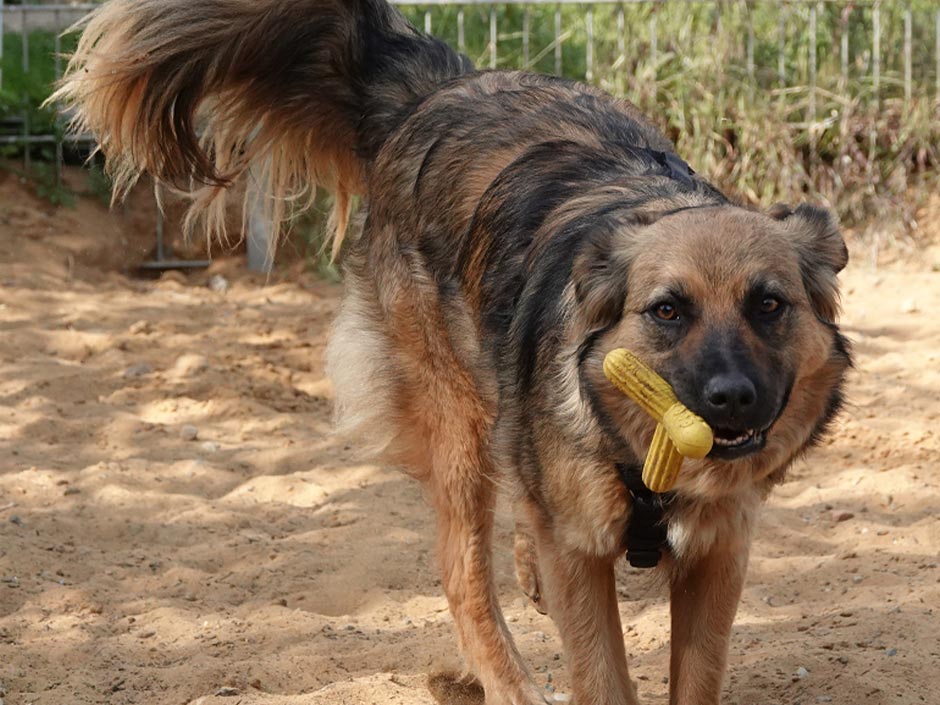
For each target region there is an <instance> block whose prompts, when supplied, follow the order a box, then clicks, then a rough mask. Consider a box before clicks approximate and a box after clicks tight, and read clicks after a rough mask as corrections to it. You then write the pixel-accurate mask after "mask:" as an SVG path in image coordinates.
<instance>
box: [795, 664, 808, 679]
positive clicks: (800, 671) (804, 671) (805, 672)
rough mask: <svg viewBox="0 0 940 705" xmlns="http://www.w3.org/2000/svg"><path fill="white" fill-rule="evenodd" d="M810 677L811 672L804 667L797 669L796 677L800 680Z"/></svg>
mask: <svg viewBox="0 0 940 705" xmlns="http://www.w3.org/2000/svg"><path fill="white" fill-rule="evenodd" d="M808 675H809V671H808V670H807V669H805V668H804V667H803V666H800V667H799V668H798V669H796V677H797V678H799V679H800V680H802V679H804V678H806V676H808Z"/></svg>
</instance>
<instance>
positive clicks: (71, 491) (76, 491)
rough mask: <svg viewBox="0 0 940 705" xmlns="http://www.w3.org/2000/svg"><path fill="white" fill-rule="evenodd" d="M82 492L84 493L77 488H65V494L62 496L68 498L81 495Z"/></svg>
mask: <svg viewBox="0 0 940 705" xmlns="http://www.w3.org/2000/svg"><path fill="white" fill-rule="evenodd" d="M81 492H82V491H81V490H80V489H78V488H77V487H66V488H65V492H63V493H62V495H63V496H64V497H68V496H70V495H73V494H81Z"/></svg>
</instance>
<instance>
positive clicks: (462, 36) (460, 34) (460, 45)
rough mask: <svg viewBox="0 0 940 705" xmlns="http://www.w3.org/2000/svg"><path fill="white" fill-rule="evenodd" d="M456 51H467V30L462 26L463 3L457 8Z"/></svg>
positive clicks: (464, 52) (463, 52) (462, 52)
mask: <svg viewBox="0 0 940 705" xmlns="http://www.w3.org/2000/svg"><path fill="white" fill-rule="evenodd" d="M457 51H459V52H460V53H461V54H466V53H467V32H466V27H465V26H464V9H463V5H461V6H460V7H459V8H458V9H457Z"/></svg>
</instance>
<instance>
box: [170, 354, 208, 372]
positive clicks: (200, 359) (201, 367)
mask: <svg viewBox="0 0 940 705" xmlns="http://www.w3.org/2000/svg"><path fill="white" fill-rule="evenodd" d="M207 369H209V358H207V357H206V356H205V355H181V356H180V357H179V358H177V360H176V364H174V365H173V372H174V373H175V374H176V376H177V377H194V376H196V375H198V374H200V373H201V372H205V371H206V370H207Z"/></svg>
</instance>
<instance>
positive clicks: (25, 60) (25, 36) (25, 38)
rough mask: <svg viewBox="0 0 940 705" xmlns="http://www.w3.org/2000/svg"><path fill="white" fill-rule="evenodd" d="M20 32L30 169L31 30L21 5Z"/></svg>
mask: <svg viewBox="0 0 940 705" xmlns="http://www.w3.org/2000/svg"><path fill="white" fill-rule="evenodd" d="M20 32H21V35H22V36H21V46H22V49H23V53H22V56H21V57H20V63H21V66H22V68H23V137H25V138H26V144H25V145H24V147H23V168H24V169H26V171H29V170H30V168H31V167H32V155H31V154H30V153H29V93H28V92H27V88H26V87H27V86H28V85H29V30H28V28H27V27H26V8H25V7H23V6H22V5H21V6H20Z"/></svg>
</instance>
